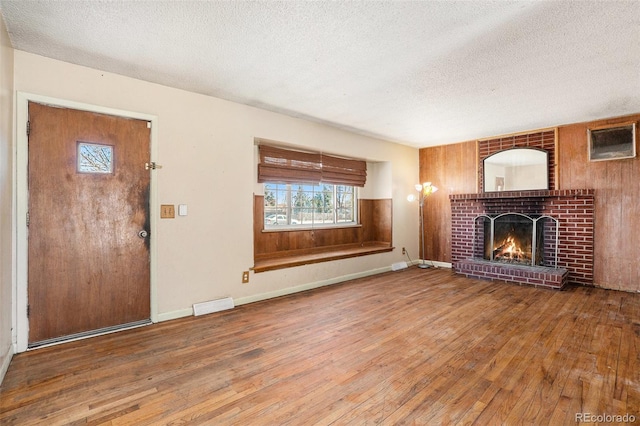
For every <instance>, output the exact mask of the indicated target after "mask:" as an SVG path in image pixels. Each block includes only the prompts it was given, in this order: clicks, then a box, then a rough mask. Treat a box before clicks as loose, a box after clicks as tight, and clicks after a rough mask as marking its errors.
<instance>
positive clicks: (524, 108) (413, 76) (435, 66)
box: [0, 0, 640, 147]
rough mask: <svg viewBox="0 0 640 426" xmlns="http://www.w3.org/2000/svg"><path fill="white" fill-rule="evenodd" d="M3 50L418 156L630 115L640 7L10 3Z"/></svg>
mask: <svg viewBox="0 0 640 426" xmlns="http://www.w3.org/2000/svg"><path fill="white" fill-rule="evenodd" d="M0 10H1V12H2V15H3V17H4V19H5V23H6V26H7V29H8V31H9V36H10V38H11V42H12V44H13V46H14V48H16V49H19V50H23V51H27V52H32V53H36V54H39V55H43V56H47V57H51V58H55V59H59V60H62V61H66V62H70V63H74V64H79V65H84V66H88V67H92V68H97V69H100V70H104V71H110V72H114V73H118V74H122V75H126V76H130V77H134V78H138V79H142V80H147V81H151V82H155V83H160V84H163V85H167V86H172V87H177V88H181V89H185V90H190V91H193V92H197V93H202V94H207V95H211V96H216V97H220V98H224V99H229V100H233V101H237V102H241V103H244V104H248V105H253V106H257V107H260V108H265V109H268V110H273V111H277V112H281V113H284V114H288V115H292V116H296V117H303V118H307V119H311V120H314V121H318V122H323V123H328V124H330V125H333V126H337V127H341V128H345V129H348V130H351V131H354V132H358V133H363V134H366V135H370V136H375V137H379V138H383V139H387V140H392V141H396V142H399V143H403V144H406V145H411V146H416V147H424V146H430V145H440V144H446V143H452V142H460V141H466V140H471V139H475V138H482V137H488V136H495V135H500V134H505V133H510V132H518V131H523V130H530V129H538V128H544V127H551V126H555V125H558V124H566V123H573V122H580V121H588V120H593V119H597V118H604V117H611V116H617V115H625V114H631V113H637V112H640V1H637V0H633V1H503V0H500V1H406V2H405V1H391V0H388V1H314V2H310V1H279V2H275V1H256V2H253V1H97V0H95V1H89V0H85V1H73V0H71V1H42V0H31V1H24V0H20V1H9V0H0Z"/></svg>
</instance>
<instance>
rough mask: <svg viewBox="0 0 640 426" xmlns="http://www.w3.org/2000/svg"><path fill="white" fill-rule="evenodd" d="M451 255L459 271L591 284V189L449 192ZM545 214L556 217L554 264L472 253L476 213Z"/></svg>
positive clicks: (547, 283)
mask: <svg viewBox="0 0 640 426" xmlns="http://www.w3.org/2000/svg"><path fill="white" fill-rule="evenodd" d="M449 198H450V201H451V222H452V239H451V260H452V264H453V269H454V270H455V271H456V272H458V273H461V274H464V275H467V276H471V277H476V278H489V279H497V280H504V281H509V282H516V283H520V284H529V285H540V286H545V287H552V288H562V287H563V286H564V285H565V284H566V283H567V282H572V283H576V284H583V285H593V227H594V190H592V189H580V190H554V191H549V190H537V191H507V192H488V193H481V194H454V195H450V197H449ZM506 212H510V213H522V214H526V215H548V216H551V217H553V218H555V219H557V220H558V226H559V240H558V264H557V268H548V267H542V266H531V267H528V266H521V265H510V264H503V263H496V262H489V261H486V260H482V259H474V258H473V253H474V250H473V243H474V228H475V222H474V220H475V218H476V217H477V216H478V215H480V214H487V215H496V214H500V213H506Z"/></svg>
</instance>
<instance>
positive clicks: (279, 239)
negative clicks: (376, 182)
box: [253, 195, 393, 272]
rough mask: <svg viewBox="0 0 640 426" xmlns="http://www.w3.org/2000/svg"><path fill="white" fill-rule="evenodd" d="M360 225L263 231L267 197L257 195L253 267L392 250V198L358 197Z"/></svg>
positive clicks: (267, 268) (276, 266) (269, 267)
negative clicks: (369, 198) (371, 198)
mask: <svg viewBox="0 0 640 426" xmlns="http://www.w3.org/2000/svg"><path fill="white" fill-rule="evenodd" d="M358 212H359V225H358V226H347V227H342V228H341V227H335V228H317V229H292V230H286V231H278V232H273V231H265V230H264V197H263V196H262V195H256V196H255V197H254V214H253V217H254V226H253V227H254V233H253V234H254V266H253V270H254V271H255V272H265V271H271V270H275V269H282V268H290V267H293V266H300V265H307V264H312V263H319V262H327V261H331V260H338V259H346V258H351V257H357V256H365V255H371V254H376V253H384V252H389V251H392V250H393V246H392V244H391V223H392V221H391V217H392V216H391V212H392V203H391V199H382V200H365V199H360V200H358Z"/></svg>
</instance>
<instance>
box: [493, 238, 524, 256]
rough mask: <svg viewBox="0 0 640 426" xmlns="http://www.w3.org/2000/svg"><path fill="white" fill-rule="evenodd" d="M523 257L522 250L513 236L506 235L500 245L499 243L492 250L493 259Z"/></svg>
mask: <svg viewBox="0 0 640 426" xmlns="http://www.w3.org/2000/svg"><path fill="white" fill-rule="evenodd" d="M523 257H524V251H522V249H521V248H520V246H519V245H518V243H517V242H516V240H515V238H513V237H512V236H509V237H507V239H506V240H504V242H503V243H502V245H500V246H499V247H497V248H496V249H495V250H494V251H493V258H494V259H500V258H506V259H522V258H523Z"/></svg>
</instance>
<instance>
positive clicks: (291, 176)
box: [258, 145, 322, 183]
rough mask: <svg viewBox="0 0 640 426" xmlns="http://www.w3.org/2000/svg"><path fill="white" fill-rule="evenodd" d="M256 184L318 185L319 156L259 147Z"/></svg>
mask: <svg viewBox="0 0 640 426" xmlns="http://www.w3.org/2000/svg"><path fill="white" fill-rule="evenodd" d="M259 150H260V163H259V164H258V182H278V183H296V182H313V183H318V182H320V180H321V177H322V163H321V161H320V158H321V156H320V154H313V153H308V152H300V151H291V150H288V149H282V148H275V147H272V146H267V145H260V147H259Z"/></svg>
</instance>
